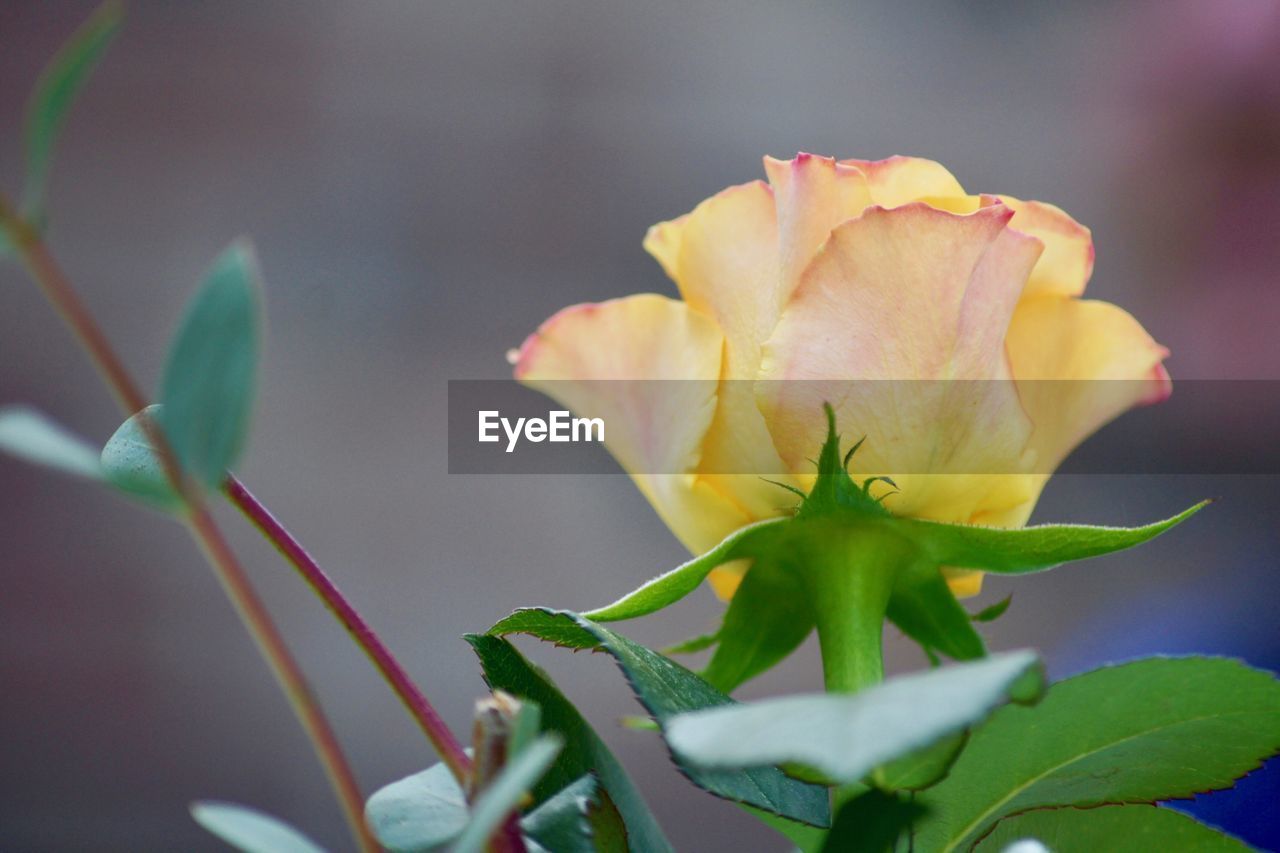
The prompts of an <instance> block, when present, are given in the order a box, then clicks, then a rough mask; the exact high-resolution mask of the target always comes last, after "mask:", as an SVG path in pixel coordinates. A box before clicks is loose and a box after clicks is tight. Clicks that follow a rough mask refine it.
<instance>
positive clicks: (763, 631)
mask: <svg viewBox="0 0 1280 853" xmlns="http://www.w3.org/2000/svg"><path fill="white" fill-rule="evenodd" d="M812 630H813V612H812V610H811V609H810V607H809V602H808V600H807V599H806V597H805V594H804V590H803V588H802V587H801V585H800V584H799V583H798V582H797V580H796V577H795V576H794V574H793V573H792V572H790V571H789V570H787V569H786V568H784V567H782V566H780V565H779V564H777V563H776V562H772V561H770V560H768V559H763V558H762V559H760V560H757V561H756V563H755V565H753V566H752V567H751V570H750V571H748V572H747V575H746V577H744V578H743V579H742V583H741V584H740V585H739V586H738V589H737V591H736V592H735V593H734V594H733V598H732V599H730V601H729V607H728V609H726V610H725V614H724V624H723V625H722V626H721V628H720V631H719V632H718V634H717V637H718V639H719V645H717V646H716V650H715V653H714V654H713V655H712V656H711V661H710V662H709V663H708V664H707V667H706V669H704V670H703V671H702V677H703V678H705V679H706V680H707V681H708V682H710V683H711V684H712V685H714V686H715V687H716V688H717V689H719V690H722V691H724V692H725V693H731V692H733V690H735V689H736V688H737V687H738V686H739V685H740V684H742V683H743V682H745V681H748V680H749V679H751V678H754V677H755V676H757V675H759V674H760V673H762V672H765V671H767V670H769V669H770V668H772V667H773V666H774V665H775V664H777V663H778V662H780V661H781V660H783V659H784V658H785V657H786V656H787V655H789V654H791V652H793V651H795V649H796V647H797V646H799V645H800V644H801V643H803V642H804V640H805V638H806V637H808V636H809V632H810V631H812Z"/></svg>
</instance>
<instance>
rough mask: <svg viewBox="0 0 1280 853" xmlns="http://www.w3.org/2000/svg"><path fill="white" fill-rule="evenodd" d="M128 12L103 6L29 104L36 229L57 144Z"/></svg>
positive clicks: (28, 202) (30, 187)
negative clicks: (77, 99)
mask: <svg viewBox="0 0 1280 853" xmlns="http://www.w3.org/2000/svg"><path fill="white" fill-rule="evenodd" d="M123 17H124V11H123V8H122V6H121V4H120V3H119V2H115V0H110V1H109V2H107V3H103V4H102V5H101V6H99V7H98V9H97V11H95V12H94V13H93V14H92V15H91V16H89V19H88V20H87V21H85V22H84V23H83V24H82V25H81V26H80V28H79V29H78V30H76V31H75V33H74V34H72V36H71V38H70V39H68V40H67V41H66V43H65V44H63V46H62V47H61V49H59V50H58V52H57V54H55V55H54V57H53V59H52V60H50V62H49V64H48V65H46V66H45V69H44V71H43V72H41V74H40V79H39V80H37V81H36V85H35V89H34V90H33V91H32V94H31V100H30V101H28V102H27V112H26V128H25V129H26V145H27V183H26V194H25V197H24V199H23V201H24V204H23V207H24V208H25V214H26V216H27V218H28V219H29V220H30V222H31V224H32V225H33V226H37V227H38V226H39V224H40V222H41V221H42V220H43V219H44V207H45V187H46V185H47V183H48V180H49V164H50V162H51V161H52V159H53V148H54V143H55V142H56V141H57V137H58V131H59V129H61V127H62V124H63V121H64V120H65V119H66V116H67V111H68V110H69V109H70V107H71V103H72V101H74V100H75V96H76V93H77V92H79V91H80V88H81V87H82V86H83V85H84V83H85V81H86V80H87V79H88V78H89V74H90V73H91V72H92V71H93V69H94V66H96V65H97V63H98V60H99V59H100V58H101V57H102V54H103V52H104V51H105V50H106V49H107V46H108V45H109V44H111V40H112V38H114V37H115V34H116V31H117V30H119V29H120V22H121V20H123Z"/></svg>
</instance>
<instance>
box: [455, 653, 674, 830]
mask: <svg viewBox="0 0 1280 853" xmlns="http://www.w3.org/2000/svg"><path fill="white" fill-rule="evenodd" d="M465 639H466V641H467V642H468V643H470V644H471V647H472V648H473V649H474V650H475V653H476V656H477V657H479V659H480V664H481V666H482V668H483V670H484V678H485V681H486V682H487V683H488V685H489V687H490V688H492V689H494V690H505V691H506V692H508V693H510V694H512V695H514V696H517V697H519V698H521V699H530V700H532V701H534V702H536V703H538V705H539V706H540V707H541V708H542V728H543V731H554V732H557V733H558V734H560V735H561V736H562V737H563V738H564V739H565V749H564V752H562V753H561V754H560V758H559V760H557V761H556V763H555V764H554V765H553V766H552V767H551V769H550V770H549V771H548V772H547V774H546V776H544V777H543V779H542V781H541V782H539V783H538V784H537V785H536V786H534V797H535V799H537V801H538V802H545V801H546V800H548V799H550V798H551V797H553V796H555V794H556V793H557V792H559V791H560V790H561V789H563V788H565V787H566V786H568V785H571V784H573V782H575V781H577V780H578V779H579V778H581V777H582V776H583V775H584V774H586V773H594V774H595V775H596V777H597V778H598V779H599V781H600V785H601V787H602V788H603V790H604V792H605V793H607V794H608V796H609V798H610V800H611V802H612V803H613V804H614V806H615V807H616V810H617V812H618V813H619V814H620V815H621V817H622V820H623V822H624V823H625V825H626V837H627V839H628V843H629V845H630V848H631V850H632V851H635V853H649V851H654V853H662V852H663V851H670V850H671V849H672V848H671V844H670V843H669V842H668V841H667V839H666V837H665V836H664V835H663V834H662V829H661V827H659V826H658V822H657V821H656V820H655V819H654V817H653V813H652V812H650V811H649V806H648V805H647V804H646V803H645V801H644V798H643V797H642V796H641V794H640V792H639V790H637V789H636V787H635V784H634V783H633V782H632V781H631V779H630V777H629V776H627V772H626V771H625V770H624V769H623V768H622V765H621V764H619V763H618V760H617V759H616V758H615V757H614V756H613V753H612V752H610V751H609V748H608V747H607V746H605V744H604V741H602V740H601V739H600V737H599V735H597V734H596V733H595V731H593V730H592V728H591V726H590V725H589V724H588V723H587V721H586V720H584V719H583V718H582V715H581V714H579V713H578V711H577V709H576V708H574V707H573V704H572V703H571V702H569V700H568V699H566V698H565V696H564V694H562V693H561V692H560V691H559V689H558V688H557V687H556V686H555V684H554V683H553V682H552V681H551V679H550V678H549V677H548V676H547V675H546V673H544V672H543V671H542V670H540V669H538V667H536V666H534V665H533V664H531V663H529V661H527V660H525V659H524V657H523V656H522V655H521V654H520V653H519V652H518V651H516V649H515V647H514V646H512V645H511V644H510V643H509V642H507V641H506V640H503V639H501V638H500V637H494V636H488V635H477V634H469V635H467V636H466V637H465Z"/></svg>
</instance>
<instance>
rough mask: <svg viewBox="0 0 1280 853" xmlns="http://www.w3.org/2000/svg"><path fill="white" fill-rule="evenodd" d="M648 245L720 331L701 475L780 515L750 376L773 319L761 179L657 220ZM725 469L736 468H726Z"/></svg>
mask: <svg viewBox="0 0 1280 853" xmlns="http://www.w3.org/2000/svg"><path fill="white" fill-rule="evenodd" d="M645 248H647V249H648V250H649V251H650V253H652V254H653V255H654V257H656V258H658V259H659V261H660V262H661V263H662V264H663V266H664V268H665V269H666V270H667V272H668V274H669V275H671V277H672V278H673V279H675V282H676V284H677V285H678V286H679V288H680V294H681V295H682V296H683V297H684V299H685V302H686V303H688V304H689V306H690V307H692V308H693V309H695V310H696V311H699V312H701V313H703V314H706V315H707V316H710V317H713V318H715V321H716V323H717V324H718V325H719V327H720V328H721V329H722V330H723V331H724V334H725V343H726V347H725V363H724V365H723V369H722V370H721V376H722V378H723V379H725V380H729V381H726V382H724V383H722V384H721V387H720V393H719V399H718V405H717V409H716V413H715V417H714V419H713V421H712V423H711V426H710V429H709V432H708V435H707V439H706V441H705V442H704V443H703V457H702V464H701V466H700V472H701V473H702V474H703V480H704V481H705V482H706V483H707V484H709V485H710V486H712V487H713V488H715V489H716V490H717V491H719V492H720V493H721V494H722V495H723V496H724V497H725V498H726V499H727V500H729V501H731V502H733V503H735V504H737V505H738V506H739V507H740V508H741V510H742V511H743V512H744V513H746V514H747V515H748V516H750V517H751V518H765V517H768V516H772V515H774V514H776V512H777V507H778V505H779V496H780V495H781V494H782V492H781V491H780V490H779V489H778V488H777V487H776V486H773V485H771V484H769V483H766V482H764V481H763V480H761V479H760V475H769V476H772V477H778V476H782V475H781V473H780V472H782V470H783V466H782V463H781V460H780V459H779V458H778V454H777V451H776V450H774V447H773V441H772V439H771V438H770V436H769V432H768V429H767V428H766V427H765V423H764V417H763V416H762V415H761V414H760V410H759V409H758V408H757V407H756V404H755V395H754V393H753V392H752V390H751V387H750V383H749V381H748V380H751V379H753V378H754V377H755V375H756V372H757V371H758V370H759V367H760V346H761V344H763V343H764V340H765V338H766V337H768V336H769V333H770V332H771V331H772V330H773V327H774V326H775V325H776V324H777V321H778V313H779V310H780V305H779V296H778V281H779V279H778V229H777V221H776V217H775V213H774V203H773V191H772V190H771V189H770V188H769V186H768V184H765V183H764V182H763V181H755V182H754V183H750V184H743V185H741V186H736V187H730V188H729V189H727V190H724V191H723V192H721V193H718V194H717V195H715V196H713V197H711V198H709V199H707V200H706V201H704V202H703V203H702V204H700V205H698V206H697V207H696V208H695V209H694V210H693V212H691V213H689V214H687V215H685V216H682V217H680V218H679V219H677V220H674V221H672V222H665V223H662V224H660V225H656V226H654V227H653V228H651V229H650V230H649V234H648V236H647V237H646V239H645ZM725 472H741V473H740V474H729V473H725Z"/></svg>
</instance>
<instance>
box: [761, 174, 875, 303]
mask: <svg viewBox="0 0 1280 853" xmlns="http://www.w3.org/2000/svg"><path fill="white" fill-rule="evenodd" d="M764 170H765V173H766V174H767V175H768V176H769V183H770V185H771V186H772V187H773V195H774V199H775V201H776V203H777V206H778V237H779V241H780V245H779V254H778V260H779V282H780V284H779V290H778V291H777V295H778V299H779V302H778V304H779V306H781V305H784V304H786V300H787V299H788V298H789V297H790V294H791V292H792V291H793V290H794V289H795V286H796V284H797V283H798V282H799V280H800V276H801V274H802V273H803V272H804V270H805V268H806V267H807V266H808V265H809V262H810V261H811V260H812V259H813V256H814V254H815V253H816V252H817V251H818V248H819V247H820V246H821V245H822V244H823V243H825V242H826V240H827V236H828V235H829V234H830V233H831V229H833V228H835V227H836V226H837V225H839V224H840V223H841V222H845V221H847V220H849V219H852V218H853V217H855V216H859V215H860V214H861V213H862V212H863V211H864V210H865V209H866V208H867V207H868V206H869V205H870V204H871V194H870V192H869V190H868V189H867V179H866V177H865V176H864V175H863V174H862V172H861V171H859V170H858V169H857V168H854V167H853V166H847V165H843V164H841V163H837V162H836V161H835V160H834V159H833V158H831V157H816V156H814V155H812V154H797V155H796V157H795V159H793V160H778V159H775V158H773V157H766V158H764Z"/></svg>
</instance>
